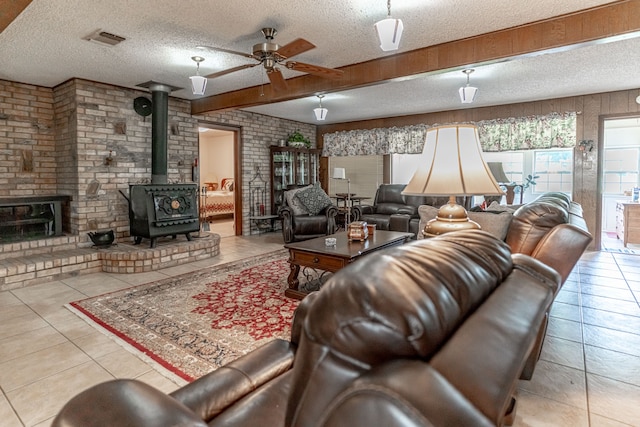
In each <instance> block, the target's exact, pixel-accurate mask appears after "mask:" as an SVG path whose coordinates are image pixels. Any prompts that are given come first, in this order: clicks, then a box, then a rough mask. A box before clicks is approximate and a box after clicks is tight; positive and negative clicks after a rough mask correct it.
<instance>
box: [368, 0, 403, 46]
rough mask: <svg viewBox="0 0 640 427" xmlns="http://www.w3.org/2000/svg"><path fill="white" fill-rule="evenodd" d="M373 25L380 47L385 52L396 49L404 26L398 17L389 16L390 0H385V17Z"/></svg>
mask: <svg viewBox="0 0 640 427" xmlns="http://www.w3.org/2000/svg"><path fill="white" fill-rule="evenodd" d="M374 27H375V28H376V32H377V33H378V39H379V40H380V49H382V50H384V51H385V52H386V51H389V50H397V49H398V47H399V46H400V37H402V30H403V29H404V26H403V25H402V21H401V20H400V19H393V18H392V17H391V0H387V19H383V20H382V21H378V22H376V24H375V25H374Z"/></svg>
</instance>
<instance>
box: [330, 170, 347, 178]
mask: <svg viewBox="0 0 640 427" xmlns="http://www.w3.org/2000/svg"><path fill="white" fill-rule="evenodd" d="M333 178H334V179H347V171H346V170H345V168H333Z"/></svg>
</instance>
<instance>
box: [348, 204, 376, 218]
mask: <svg viewBox="0 0 640 427" xmlns="http://www.w3.org/2000/svg"><path fill="white" fill-rule="evenodd" d="M351 210H352V211H354V210H358V211H359V214H360V216H362V215H371V214H374V213H376V208H375V206H371V205H356V206H354V207H353V208H351Z"/></svg>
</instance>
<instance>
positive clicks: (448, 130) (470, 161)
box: [402, 125, 504, 236]
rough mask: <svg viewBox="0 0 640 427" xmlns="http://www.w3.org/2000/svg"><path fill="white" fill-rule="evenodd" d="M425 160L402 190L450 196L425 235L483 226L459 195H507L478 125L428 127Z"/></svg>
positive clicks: (408, 193)
mask: <svg viewBox="0 0 640 427" xmlns="http://www.w3.org/2000/svg"><path fill="white" fill-rule="evenodd" d="M421 162H422V164H423V166H421V167H420V168H418V170H417V171H416V172H415V173H414V175H413V177H412V178H411V180H410V181H409V183H408V184H407V186H406V187H405V188H404V190H403V191H402V194H405V195H409V196H425V195H428V196H449V202H448V203H447V204H446V205H444V206H442V207H440V209H439V210H438V215H437V216H436V218H434V219H432V220H431V221H429V222H428V223H427V225H426V226H425V229H424V234H425V236H434V235H439V234H443V233H447V232H449V231H455V230H464V229H480V225H478V223H476V222H474V221H471V220H470V219H469V218H468V216H467V211H466V209H465V208H464V207H462V206H460V205H458V204H456V196H473V195H489V196H491V195H503V194H504V192H503V191H502V189H501V188H500V186H499V185H498V183H497V182H496V180H495V178H494V177H493V175H492V174H491V171H490V169H489V166H488V165H487V164H486V163H485V161H484V159H483V158H482V148H481V147H480V139H479V138H478V128H477V127H476V126H474V125H451V126H438V127H434V128H431V129H429V130H428V131H427V138H426V141H425V145H424V149H423V151H422V159H421Z"/></svg>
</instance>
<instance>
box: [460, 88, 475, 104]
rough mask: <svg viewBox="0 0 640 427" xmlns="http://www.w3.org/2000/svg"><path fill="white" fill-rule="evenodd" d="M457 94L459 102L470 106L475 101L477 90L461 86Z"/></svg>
mask: <svg viewBox="0 0 640 427" xmlns="http://www.w3.org/2000/svg"><path fill="white" fill-rule="evenodd" d="M458 92H459V93H460V101H461V102H462V103H463V104H471V103H472V102H473V100H474V99H476V94H477V93H478V88H477V87H473V86H463V87H461V88H460V89H459V90H458Z"/></svg>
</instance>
